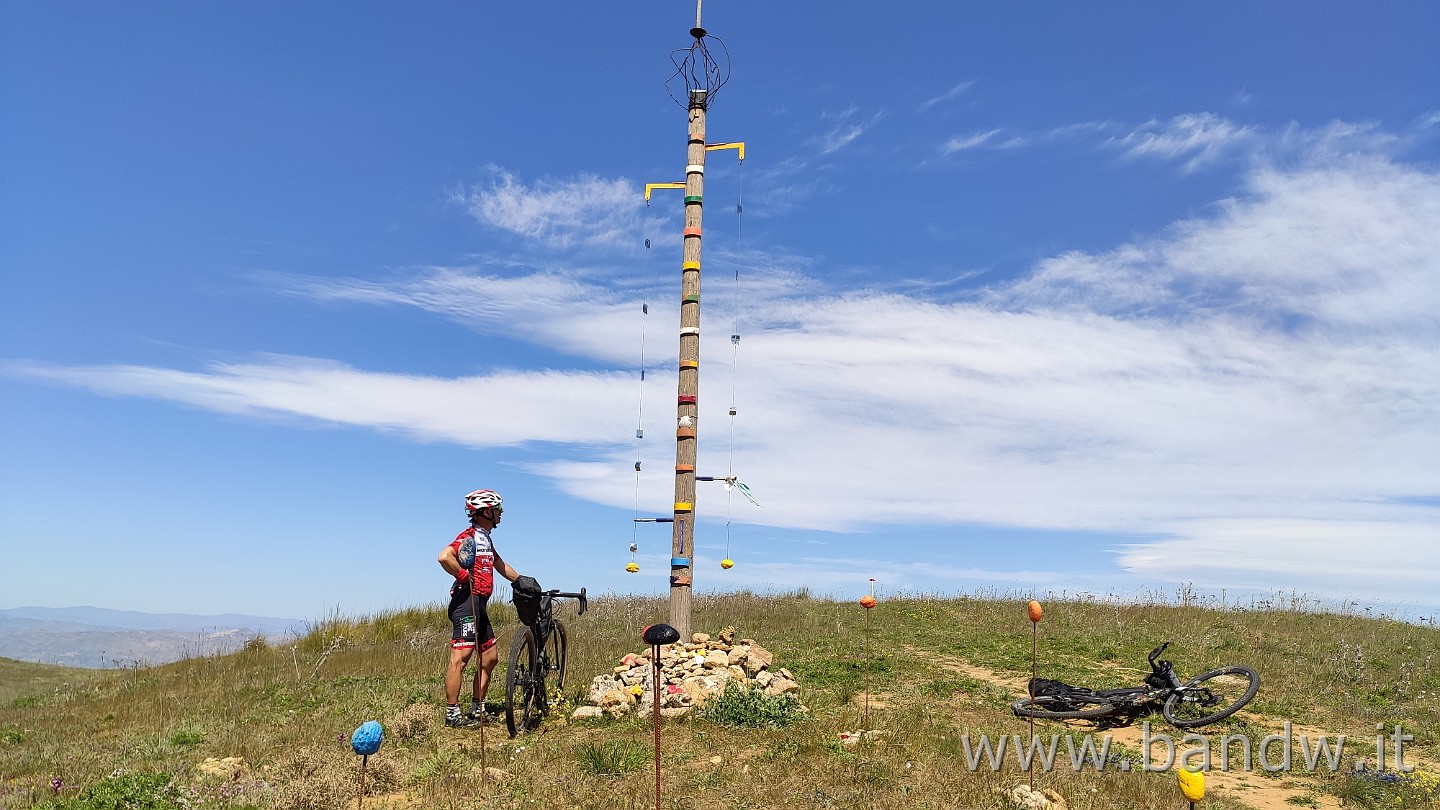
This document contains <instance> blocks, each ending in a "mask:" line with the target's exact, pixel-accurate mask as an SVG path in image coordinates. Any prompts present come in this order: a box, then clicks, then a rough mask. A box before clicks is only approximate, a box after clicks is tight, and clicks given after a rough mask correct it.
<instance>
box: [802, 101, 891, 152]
mask: <svg viewBox="0 0 1440 810" xmlns="http://www.w3.org/2000/svg"><path fill="white" fill-rule="evenodd" d="M859 114H860V110H859V109H858V108H856V107H850V108H848V109H846V110H844V111H843V112H840V113H837V114H835V115H822V116H821V117H822V118H836V119H838V121H837V123H836V124H835V125H834V126H832V127H831V128H830V129H829V130H827V131H825V132H823V133H821V134H819V135H817V136H815V137H814V138H811V139H810V140H809V141H807V143H809V144H811V145H813V146H814V147H815V148H816V149H818V150H819V151H820V153H821V154H822V155H828V154H831V153H833V152H838V151H839V150H841V149H843V148H845V147H846V146H849V145H850V144H851V143H853V142H854V141H855V140H856V139H858V138H859V137H860V136H861V135H864V134H865V132H866V131H867V130H869V129H870V128H871V127H873V126H874V125H875V124H877V123H879V121H880V120H881V119H882V118H884V117H885V114H884V113H883V112H879V113H875V114H874V115H872V116H870V117H869V118H867V119H864V120H856V119H857V118H858V117H859Z"/></svg>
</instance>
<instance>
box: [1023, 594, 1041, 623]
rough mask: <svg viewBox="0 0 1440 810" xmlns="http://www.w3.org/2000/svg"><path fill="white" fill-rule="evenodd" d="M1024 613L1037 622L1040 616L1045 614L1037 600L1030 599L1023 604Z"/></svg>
mask: <svg viewBox="0 0 1440 810" xmlns="http://www.w3.org/2000/svg"><path fill="white" fill-rule="evenodd" d="M1025 613H1026V615H1028V616H1029V617H1030V621H1031V622H1034V623H1036V624H1039V622H1040V617H1041V616H1044V615H1045V608H1043V607H1041V606H1040V603H1039V602H1036V601H1035V600H1034V599H1031V600H1030V604H1028V605H1026V606H1025Z"/></svg>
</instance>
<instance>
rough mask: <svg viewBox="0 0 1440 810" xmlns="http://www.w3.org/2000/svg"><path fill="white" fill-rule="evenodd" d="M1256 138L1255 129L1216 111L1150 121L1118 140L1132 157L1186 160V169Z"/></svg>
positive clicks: (1118, 143) (1215, 157)
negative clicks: (1219, 114) (1222, 115)
mask: <svg viewBox="0 0 1440 810" xmlns="http://www.w3.org/2000/svg"><path fill="white" fill-rule="evenodd" d="M1255 137H1256V133H1255V130H1254V129H1253V128H1251V127H1248V126H1242V125H1239V124H1235V123H1233V122H1231V121H1228V120H1226V119H1224V118H1221V117H1220V116H1217V115H1215V114H1214V113H1208V112H1205V113H1186V114H1184V115H1177V116H1175V117H1174V118H1171V119H1170V120H1169V121H1163V122H1162V121H1156V120H1151V121H1149V122H1148V123H1146V124H1145V125H1144V126H1142V127H1140V128H1139V129H1137V130H1135V131H1133V132H1130V133H1128V134H1126V135H1123V136H1121V137H1119V138H1117V139H1116V140H1115V143H1116V145H1117V146H1118V147H1119V148H1120V149H1121V150H1122V151H1123V152H1124V153H1125V154H1126V155H1128V156H1130V157H1137V158H1139V157H1155V158H1161V159H1165V160H1183V161H1184V167H1185V169H1186V170H1187V171H1193V170H1195V169H1198V168H1199V167H1201V166H1203V165H1205V164H1207V163H1211V162H1214V161H1216V160H1218V159H1220V158H1221V157H1222V156H1225V155H1228V154H1234V153H1235V152H1236V151H1238V150H1239V149H1240V148H1241V147H1242V146H1243V145H1245V144H1247V143H1249V142H1251V141H1252V140H1253V139H1254V138H1255Z"/></svg>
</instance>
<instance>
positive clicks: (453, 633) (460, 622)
mask: <svg viewBox="0 0 1440 810" xmlns="http://www.w3.org/2000/svg"><path fill="white" fill-rule="evenodd" d="M488 601H489V599H488V598H485V597H476V598H475V612H476V613H479V614H480V633H479V636H478V637H479V639H480V651H481V652H484V651H486V650H488V649H490V648H491V647H494V646H495V628H493V627H491V626H490V617H489V615H487V614H486V611H485V603H486V602H488ZM476 637H477V636H476V633H475V621H474V619H472V618H471V615H470V589H469V588H457V589H456V591H455V593H453V594H451V596H450V648H451V649H454V650H469V649H474V647H475V639H476Z"/></svg>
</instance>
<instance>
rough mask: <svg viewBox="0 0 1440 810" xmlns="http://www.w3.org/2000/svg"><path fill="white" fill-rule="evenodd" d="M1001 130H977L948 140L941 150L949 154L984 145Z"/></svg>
mask: <svg viewBox="0 0 1440 810" xmlns="http://www.w3.org/2000/svg"><path fill="white" fill-rule="evenodd" d="M1000 132H1001V130H999V129H992V130H989V131H987V132H976V133H973V134H971V135H964V136H957V137H954V138H951V139H950V140H948V141H946V142H945V145H944V146H943V147H941V149H940V151H941V153H942V154H946V155H949V154H953V153H955V152H963V151H965V150H966V149H974V148H976V147H978V146H984V145H985V144H987V143H990V141H992V140H993V139H994V138H995V136H997V135H999V134H1000Z"/></svg>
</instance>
